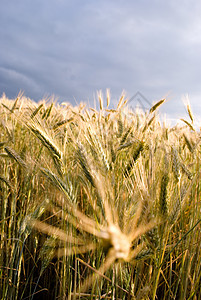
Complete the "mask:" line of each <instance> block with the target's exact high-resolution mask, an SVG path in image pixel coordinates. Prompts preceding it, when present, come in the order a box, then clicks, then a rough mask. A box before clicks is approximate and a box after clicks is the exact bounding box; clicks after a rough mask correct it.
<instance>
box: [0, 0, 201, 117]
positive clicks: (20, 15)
mask: <svg viewBox="0 0 201 300" xmlns="http://www.w3.org/2000/svg"><path fill="white" fill-rule="evenodd" d="M200 9H201V4H200V3H199V2H198V1H192V0H191V1H187V0H184V1H181V0H179V1H177V2H176V1H173V0H170V1H168V2H167V1H166V2H165V1H159V0H153V1H152V2H150V1H148V0H142V1H123V0H116V1H106V0H102V1H100V0H97V1H92V0H87V1H81V0H75V1H62V0H60V1H58V0H57V1H56V0H43V1H40V0H35V1H31V0H26V1H23V0H18V1H17V2H16V1H14V0H11V1H9V2H8V1H6V0H3V1H2V2H1V11H0V41H1V49H0V80H1V82H0V93H3V92H6V94H7V96H8V97H15V96H16V95H17V94H18V92H19V91H20V90H24V92H25V95H27V96H28V97H30V98H34V99H35V100H38V99H40V98H42V97H43V96H44V95H51V94H55V95H56V96H58V97H59V99H60V100H61V101H65V100H66V101H72V103H74V100H73V99H74V98H76V100H77V102H79V101H83V100H84V101H89V102H91V103H93V95H94V93H96V91H97V90H99V89H102V90H103V91H104V90H105V89H106V88H110V89H111V94H112V95H113V97H114V99H117V98H118V97H119V96H120V94H121V92H122V90H125V91H126V92H127V94H128V97H131V96H132V95H133V94H135V93H136V92H137V91H141V92H142V93H143V94H144V95H145V97H147V99H149V100H150V101H154V100H159V99H160V98H162V97H164V96H166V95H167V94H168V95H169V96H168V99H169V101H168V102H167V104H165V105H164V108H163V111H165V110H167V111H168V112H169V113H170V114H172V115H176V114H180V113H183V112H184V108H183V104H182V101H181V97H182V95H183V94H186V93H189V96H190V100H191V103H192V107H193V108H194V107H196V111H197V110H198V109H200V111H201V107H200V105H199V97H200V95H201V85H200V82H199V78H200V75H201V61H200V46H201V21H200V16H199V12H200ZM197 112H198V111H197Z"/></svg>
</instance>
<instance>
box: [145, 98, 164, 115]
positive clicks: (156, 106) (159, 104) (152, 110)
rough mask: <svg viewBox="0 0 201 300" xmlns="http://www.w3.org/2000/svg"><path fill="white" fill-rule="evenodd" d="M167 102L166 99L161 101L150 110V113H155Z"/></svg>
mask: <svg viewBox="0 0 201 300" xmlns="http://www.w3.org/2000/svg"><path fill="white" fill-rule="evenodd" d="M164 102H165V99H162V100H160V101H158V102H157V103H156V104H154V105H153V106H152V107H151V108H150V110H149V113H153V112H154V111H155V110H156V109H157V108H158V107H159V106H161V104H163V103H164Z"/></svg>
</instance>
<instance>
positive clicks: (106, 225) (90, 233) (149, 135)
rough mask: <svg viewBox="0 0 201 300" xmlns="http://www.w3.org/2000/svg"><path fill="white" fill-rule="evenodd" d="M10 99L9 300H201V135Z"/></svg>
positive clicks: (2, 198) (4, 220)
mask: <svg viewBox="0 0 201 300" xmlns="http://www.w3.org/2000/svg"><path fill="white" fill-rule="evenodd" d="M98 100H99V108H98V109H95V108H87V107H85V105H84V104H80V105H79V106H77V107H73V106H71V105H70V104H67V103H62V104H57V103H56V102H54V101H49V102H47V101H46V102H45V101H43V102H40V103H35V102H33V101H31V100H29V99H27V98H25V97H23V96H19V97H18V98H17V99H15V100H9V99H7V98H6V97H5V96H3V97H2V98H1V99H0V215H1V219H0V236H1V240H0V251H1V252H0V297H1V299H21V300H22V299H181V300H183V299H201V291H200V287H201V235H200V224H201V197H200V188H201V187H200V177H201V174H200V156H201V148H200V146H201V134H200V131H199V130H195V129H194V119H193V114H192V112H191V109H190V106H189V105H187V113H188V114H187V119H186V120H183V125H181V126H172V127H168V126H166V125H165V124H164V123H162V122H160V121H159V117H158V113H157V110H158V107H159V106H160V105H162V104H163V102H164V101H165V100H161V101H159V102H157V103H156V104H154V105H153V107H152V108H151V109H150V110H149V111H147V112H143V111H141V110H136V111H133V110H131V109H129V108H128V106H126V100H125V99H124V97H123V96H122V97H121V98H120V100H119V103H118V105H117V107H116V108H115V109H110V106H109V103H110V97H109V94H107V97H106V101H105V102H106V105H105V106H104V99H103V97H102V96H101V94H99V99H98Z"/></svg>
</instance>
